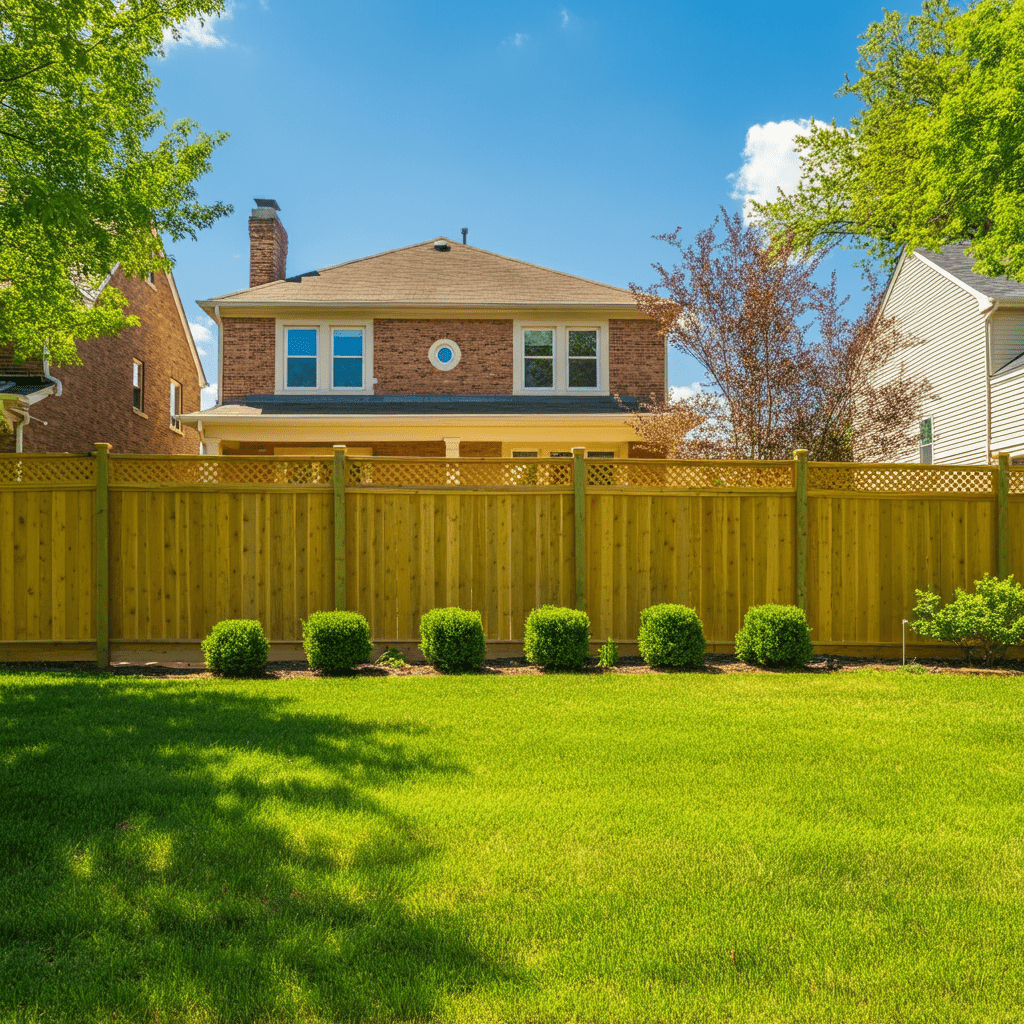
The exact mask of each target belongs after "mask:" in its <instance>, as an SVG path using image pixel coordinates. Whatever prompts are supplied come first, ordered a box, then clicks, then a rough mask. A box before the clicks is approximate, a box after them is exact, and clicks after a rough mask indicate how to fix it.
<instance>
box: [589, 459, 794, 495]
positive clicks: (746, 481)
mask: <svg viewBox="0 0 1024 1024" xmlns="http://www.w3.org/2000/svg"><path fill="white" fill-rule="evenodd" d="M587 486H588V487H638V488H639V487H680V488H683V489H688V490H699V489H704V488H711V487H725V488H744V487H749V488H751V489H752V490H787V489H792V488H793V487H794V486H795V477H794V470H793V463H791V462H675V461H672V462H669V461H663V460H661V459H634V460H627V461H613V460H610V459H609V460H607V461H606V460H604V459H600V460H598V459H594V460H590V461H588V462H587Z"/></svg>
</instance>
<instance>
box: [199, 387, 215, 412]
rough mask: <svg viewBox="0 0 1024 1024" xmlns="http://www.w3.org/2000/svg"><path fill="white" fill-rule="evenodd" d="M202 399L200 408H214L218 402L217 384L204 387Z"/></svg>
mask: <svg viewBox="0 0 1024 1024" xmlns="http://www.w3.org/2000/svg"><path fill="white" fill-rule="evenodd" d="M200 399H201V401H200V403H199V408H200V410H202V409H212V408H213V407H214V406H215V405H216V404H217V385H216V384H210V385H209V386H208V387H205V388H203V390H202V393H201V394H200Z"/></svg>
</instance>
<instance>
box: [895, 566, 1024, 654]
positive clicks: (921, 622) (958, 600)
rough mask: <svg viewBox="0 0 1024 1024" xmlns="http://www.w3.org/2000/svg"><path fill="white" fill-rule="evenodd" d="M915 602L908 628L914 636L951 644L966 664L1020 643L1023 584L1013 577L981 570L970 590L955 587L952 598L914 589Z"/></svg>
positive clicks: (1023, 626) (1023, 615) (1023, 634)
mask: <svg viewBox="0 0 1024 1024" xmlns="http://www.w3.org/2000/svg"><path fill="white" fill-rule="evenodd" d="M914 593H915V594H916V595H917V604H915V605H914V612H913V614H914V616H915V617H914V619H913V620H912V621H911V623H910V628H911V629H912V630H913V631H914V632H915V633H917V635H918V636H923V637H927V638H929V639H930V640H942V641H944V642H945V643H951V644H955V645H956V646H957V647H959V648H960V650H961V651H963V655H964V660H965V661H966V662H967V663H968V664H970V662H971V661H972V659H973V658H974V656H975V655H976V654H977V655H980V656H981V658H982V660H983V661H984V663H985V664H986V665H994V664H995V663H996V662H998V661H1002V659H1003V658H1004V657H1005V656H1006V649H1007V647H1010V646H1011V645H1013V644H1019V643H1024V587H1022V586H1021V585H1020V584H1019V583H1015V582H1014V579H1013V576H1012V575H1010V576H1007V577H1006V579H1003V580H1001V579H999V577H998V576H990V575H989V574H988V573H985V575H984V576H982V578H981V579H980V580H975V581H974V593H973V594H969V593H967V592H966V591H965V590H961V589H960V587H957V588H956V594H955V595H954V596H953V600H952V601H949V602H947V603H946V604H945V605H943V604H942V598H941V597H940V596H939V595H938V594H936V593H934V591H931V590H915V591H914Z"/></svg>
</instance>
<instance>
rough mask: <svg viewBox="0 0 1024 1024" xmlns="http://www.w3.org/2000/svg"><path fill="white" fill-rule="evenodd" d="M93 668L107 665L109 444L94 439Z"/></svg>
mask: <svg viewBox="0 0 1024 1024" xmlns="http://www.w3.org/2000/svg"><path fill="white" fill-rule="evenodd" d="M93 448H95V450H96V667H97V668H110V466H109V463H108V462H107V455H108V454H109V452H110V445H109V444H105V443H103V442H100V441H98V442H96V444H94V445H93Z"/></svg>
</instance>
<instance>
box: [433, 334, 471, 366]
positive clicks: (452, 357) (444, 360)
mask: <svg viewBox="0 0 1024 1024" xmlns="http://www.w3.org/2000/svg"><path fill="white" fill-rule="evenodd" d="M427 357H428V358H429V359H430V362H431V365H432V366H434V367H435V368H436V369H438V370H452V369H454V368H455V367H456V366H458V365H459V360H460V359H461V358H462V350H461V349H460V348H459V346H458V345H456V344H455V342H454V341H451V340H449V339H448V338H441V339H440V340H439V341H435V342H434V344H433V345H431V346H430V349H429V350H428V352H427Z"/></svg>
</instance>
